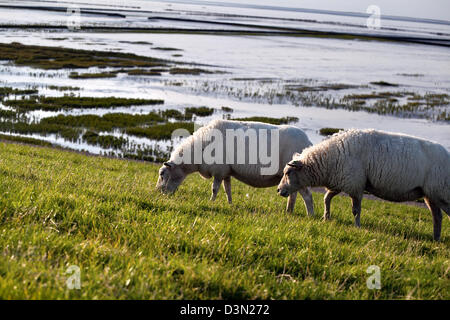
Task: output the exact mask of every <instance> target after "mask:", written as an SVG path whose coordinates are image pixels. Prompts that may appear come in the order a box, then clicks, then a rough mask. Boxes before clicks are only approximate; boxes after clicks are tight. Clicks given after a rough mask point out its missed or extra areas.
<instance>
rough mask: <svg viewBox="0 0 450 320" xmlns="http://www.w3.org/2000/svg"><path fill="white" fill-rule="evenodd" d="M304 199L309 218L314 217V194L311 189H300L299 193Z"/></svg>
mask: <svg viewBox="0 0 450 320" xmlns="http://www.w3.org/2000/svg"><path fill="white" fill-rule="evenodd" d="M298 192H299V193H300V194H301V195H302V198H303V202H304V203H305V207H306V212H308V216H310V217H313V216H314V202H313V197H312V193H311V191H310V190H309V188H305V189H300V190H299V191H298Z"/></svg>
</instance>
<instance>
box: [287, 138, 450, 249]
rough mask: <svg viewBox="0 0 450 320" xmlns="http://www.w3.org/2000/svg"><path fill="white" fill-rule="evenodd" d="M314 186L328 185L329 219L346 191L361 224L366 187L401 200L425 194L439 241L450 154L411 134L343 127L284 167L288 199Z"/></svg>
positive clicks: (449, 192) (447, 200) (449, 201)
mask: <svg viewBox="0 0 450 320" xmlns="http://www.w3.org/2000/svg"><path fill="white" fill-rule="evenodd" d="M314 186H323V187H326V188H327V193H326V195H325V197H324V204H325V212H324V219H325V220H326V219H329V218H330V203H331V199H332V198H333V197H334V196H335V195H337V194H338V193H340V192H341V191H342V192H345V193H347V194H348V195H349V196H350V197H351V199H352V211H353V215H354V217H355V224H356V226H358V227H359V226H360V213H361V200H362V197H363V192H364V191H368V192H369V193H372V194H374V195H375V196H377V197H380V198H382V199H385V200H389V201H396V202H401V201H413V200H417V199H419V198H422V197H424V198H425V202H426V204H427V206H428V208H429V209H430V211H431V213H432V215H433V227H434V239H435V240H437V241H438V240H439V239H440V235H441V223H442V213H441V209H442V210H444V211H445V212H446V213H447V215H450V155H449V152H448V151H447V150H446V149H445V148H444V147H443V146H441V145H439V144H437V143H434V142H431V141H427V140H423V139H420V138H416V137H412V136H408V135H403V134H395V133H388V132H383V131H376V130H348V131H343V132H340V133H337V134H335V135H333V136H332V137H330V138H329V139H327V140H325V141H322V142H321V143H319V144H317V145H315V146H313V147H309V148H307V149H305V150H303V152H302V153H301V154H296V155H294V157H293V160H292V161H291V162H289V163H288V164H287V165H286V167H285V169H284V175H283V178H282V180H281V182H280V184H279V186H278V192H279V193H280V195H282V196H285V197H286V196H288V195H289V194H291V193H292V192H295V191H296V190H298V189H300V188H305V187H314Z"/></svg>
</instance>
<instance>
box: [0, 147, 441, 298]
mask: <svg viewBox="0 0 450 320" xmlns="http://www.w3.org/2000/svg"><path fill="white" fill-rule="evenodd" d="M158 168H159V166H157V165H155V164H151V163H145V162H136V161H127V160H118V159H109V158H102V157H92V156H86V155H83V154H79V153H73V152H68V151H63V150H57V149H52V148H47V147H31V146H27V145H18V144H11V143H8V144H5V143H0V298H2V299H230V298H233V299H450V250H449V245H450V223H449V222H450V221H449V219H448V218H447V217H446V216H444V219H443V220H444V221H443V227H442V240H441V242H440V243H436V242H433V241H432V219H431V214H430V213H429V211H428V210H427V209H426V208H421V207H416V206H409V205H402V204H393V203H389V202H382V201H376V200H367V199H365V200H364V201H363V209H362V213H361V229H357V228H355V227H354V226H353V216H352V214H351V204H350V199H349V198H347V197H342V196H338V197H336V198H335V199H334V200H333V203H332V213H331V215H332V220H331V221H329V222H323V221H321V217H322V212H323V204H322V199H323V195H322V194H320V193H315V194H314V204H315V210H316V216H315V217H314V218H308V217H307V216H306V212H305V208H304V206H303V203H302V201H301V199H300V198H299V201H298V202H297V205H296V208H295V212H294V214H287V213H285V212H284V209H285V205H286V201H285V199H283V198H281V197H279V196H278V195H277V193H276V187H273V188H268V189H253V188H251V187H248V186H246V185H244V184H242V183H239V182H237V181H236V180H232V185H233V201H234V203H233V205H232V206H230V205H228V203H227V202H226V199H225V194H224V192H223V190H221V191H220V193H219V195H218V198H217V200H216V202H210V201H209V196H210V184H211V181H210V180H203V179H202V178H201V177H200V176H198V175H191V176H189V177H188V179H187V180H186V181H185V182H184V184H182V185H181V187H180V189H179V190H178V192H177V193H176V194H175V195H173V196H164V195H162V194H160V193H159V192H157V191H156V190H155V183H156V180H157V175H158ZM72 265H75V266H78V267H79V268H80V271H81V289H72V290H70V289H68V288H67V286H66V280H67V278H68V276H69V275H68V274H66V271H67V269H68V267H69V266H72ZM371 265H377V266H379V267H380V270H381V289H380V290H370V289H368V288H367V286H366V280H367V278H368V277H369V276H370V275H369V274H367V273H366V270H367V268H368V267H369V266H371Z"/></svg>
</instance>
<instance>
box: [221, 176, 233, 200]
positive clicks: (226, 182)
mask: <svg viewBox="0 0 450 320" xmlns="http://www.w3.org/2000/svg"><path fill="white" fill-rule="evenodd" d="M223 189H224V190H225V193H226V194H227V199H228V203H229V204H231V202H232V201H231V177H227V178H225V179H223Z"/></svg>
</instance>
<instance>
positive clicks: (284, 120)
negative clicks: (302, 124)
mask: <svg viewBox="0 0 450 320" xmlns="http://www.w3.org/2000/svg"><path fill="white" fill-rule="evenodd" d="M231 120H237V121H256V122H264V123H269V124H274V125H282V124H289V123H292V122H297V121H298V118H297V117H284V118H271V117H247V118H233V119H231Z"/></svg>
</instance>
